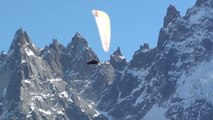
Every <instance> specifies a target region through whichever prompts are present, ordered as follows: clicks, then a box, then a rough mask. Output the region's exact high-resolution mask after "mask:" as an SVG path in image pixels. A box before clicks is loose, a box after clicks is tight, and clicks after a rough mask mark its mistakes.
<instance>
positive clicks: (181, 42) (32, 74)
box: [0, 0, 213, 120]
mask: <svg viewBox="0 0 213 120" xmlns="http://www.w3.org/2000/svg"><path fill="white" fill-rule="evenodd" d="M212 16H213V2H212V1H211V0H197V2H196V3H195V5H194V6H193V7H192V8H190V9H188V10H187V13H186V15H185V16H180V14H179V12H178V10H176V8H175V7H174V6H169V7H168V10H167V14H166V16H165V17H164V24H163V27H162V28H161V29H160V32H159V38H158V43H157V46H156V47H155V48H150V47H149V45H148V44H147V43H145V44H143V45H141V46H140V47H139V49H138V50H137V51H136V52H135V53H134V55H133V57H132V59H131V60H130V61H129V62H127V61H126V59H125V57H124V56H123V55H122V53H121V49H120V48H119V47H118V49H117V50H116V51H115V52H114V53H113V54H112V55H110V60H109V61H106V62H104V63H101V64H100V65H87V64H86V63H87V62H88V61H90V60H92V59H95V60H99V58H98V56H97V55H96V54H95V53H94V52H93V50H92V49H91V48H90V47H89V46H88V42H87V41H86V39H85V38H83V37H82V36H81V35H80V34H79V33H76V34H75V35H74V37H73V38H72V40H71V42H70V43H69V44H68V45H67V46H63V45H62V44H60V42H58V40H56V39H53V42H52V43H51V44H50V45H49V46H46V47H45V48H44V49H40V48H37V47H36V46H35V45H34V44H33V42H32V41H31V39H30V37H29V36H28V35H27V33H26V32H25V31H23V30H22V29H19V30H18V31H17V32H16V34H15V37H14V40H13V42H12V44H11V46H10V48H9V51H8V53H6V52H1V55H0V119H3V120H8V119H29V120H40V119H51V120H52V119H53V120H61V119H64V120H107V119H109V120H130V119H131V120H141V119H143V120H155V119H158V120H166V119H168V120H212V119H213V105H212V103H213V97H212V96H213V95H212V93H213V89H212V86H213V82H212V79H213V77H212V74H213V64H212V63H213V56H212V55H213V34H212V33H213V17H212Z"/></svg>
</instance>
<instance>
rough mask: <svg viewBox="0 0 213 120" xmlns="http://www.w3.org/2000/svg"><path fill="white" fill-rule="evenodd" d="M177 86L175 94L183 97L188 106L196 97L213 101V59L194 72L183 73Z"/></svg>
mask: <svg viewBox="0 0 213 120" xmlns="http://www.w3.org/2000/svg"><path fill="white" fill-rule="evenodd" d="M177 86H178V88H177V90H176V95H175V96H176V97H179V98H183V99H184V102H185V104H186V105H185V106H186V107H187V106H188V105H189V106H190V105H191V104H193V102H194V100H196V99H207V101H209V102H213V87H212V86H213V60H212V61H210V62H208V63H202V64H201V65H200V66H199V67H198V68H197V69H196V70H195V71H193V72H192V74H186V73H184V74H182V76H181V77H180V80H178V82H177Z"/></svg>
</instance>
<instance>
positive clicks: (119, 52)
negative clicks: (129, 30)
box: [113, 47, 123, 56]
mask: <svg viewBox="0 0 213 120" xmlns="http://www.w3.org/2000/svg"><path fill="white" fill-rule="evenodd" d="M113 55H115V56H123V55H122V53H121V50H120V47H118V49H117V50H116V51H115V52H114V53H113Z"/></svg>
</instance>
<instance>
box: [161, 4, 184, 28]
mask: <svg viewBox="0 0 213 120" xmlns="http://www.w3.org/2000/svg"><path fill="white" fill-rule="evenodd" d="M178 17H180V12H179V11H177V10H176V8H175V6H173V5H170V6H169V7H168V8H167V13H166V16H165V17H164V23H163V26H164V27H166V26H167V25H168V24H169V23H170V22H172V21H175V20H176V19H177V18H178Z"/></svg>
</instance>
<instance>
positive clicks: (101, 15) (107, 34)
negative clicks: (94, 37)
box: [92, 10, 111, 52]
mask: <svg viewBox="0 0 213 120" xmlns="http://www.w3.org/2000/svg"><path fill="white" fill-rule="evenodd" d="M92 14H93V16H94V17H95V20H96V24H97V26H98V31H99V34H100V38H101V42H102V47H103V49H104V51H105V52H108V51H109V47H110V39H111V28H110V18H109V16H108V15H107V13H105V12H103V11H100V10H92Z"/></svg>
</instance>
